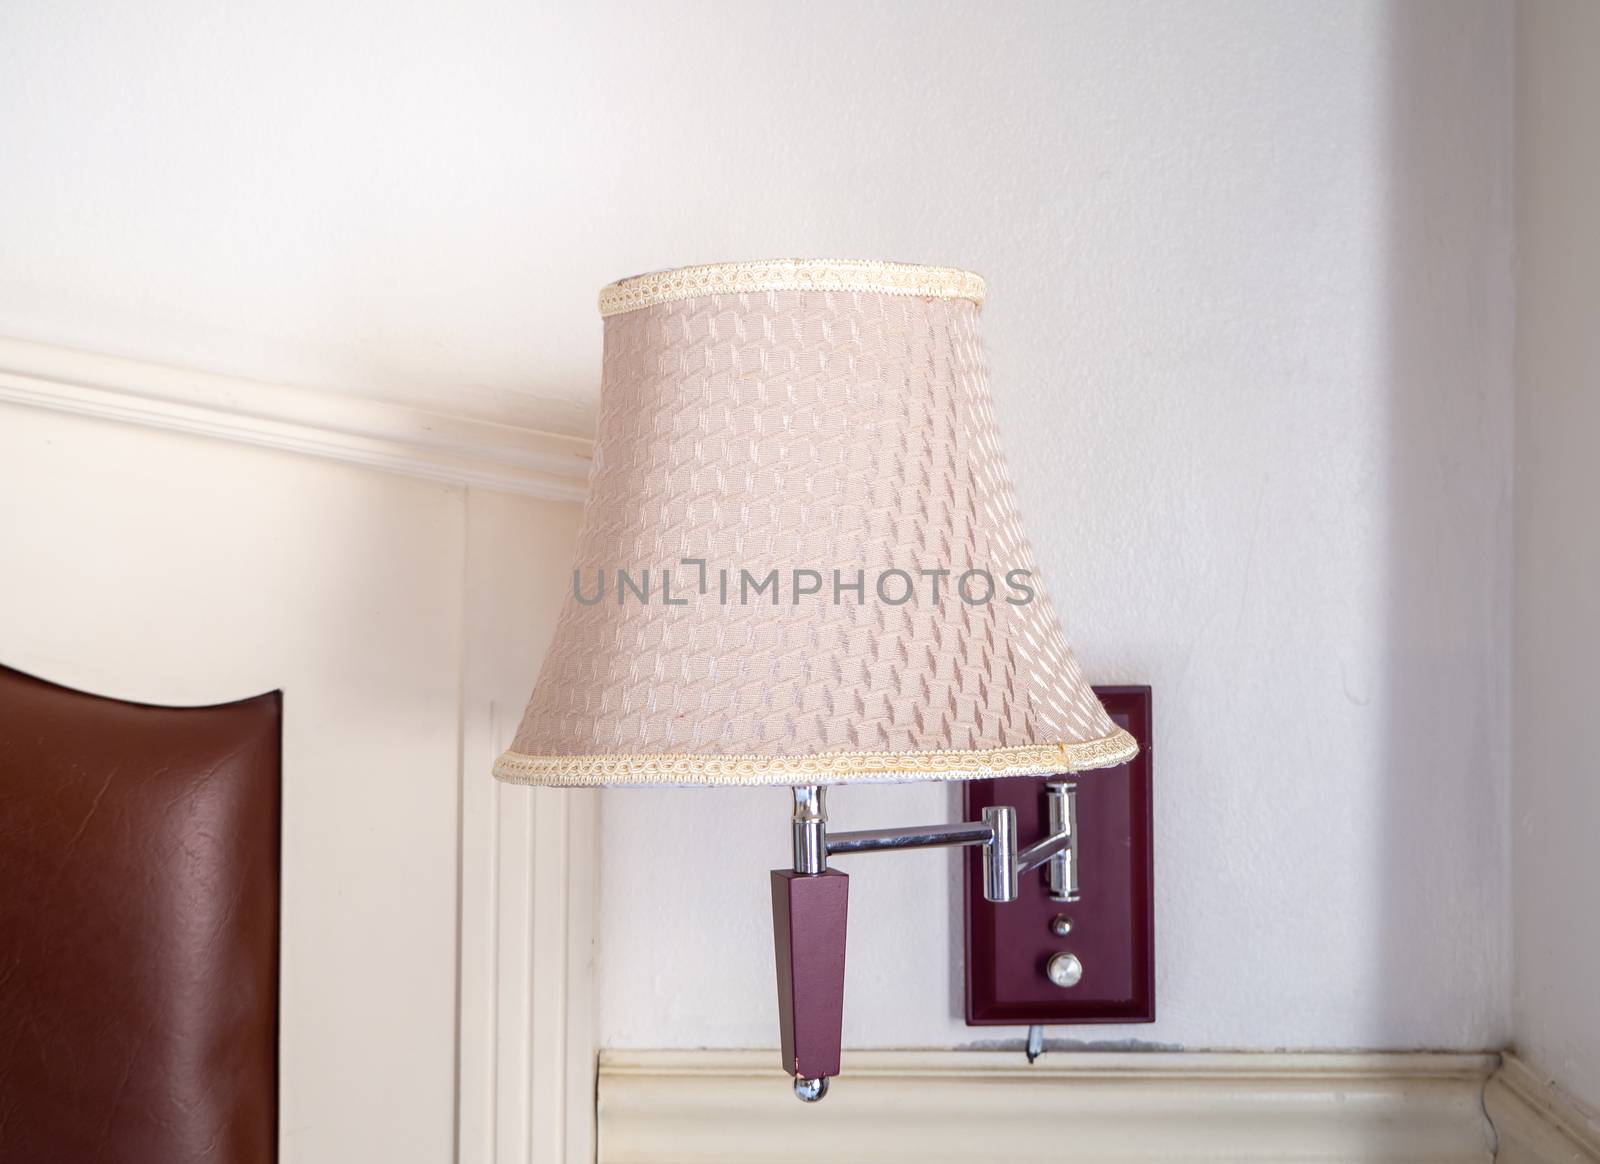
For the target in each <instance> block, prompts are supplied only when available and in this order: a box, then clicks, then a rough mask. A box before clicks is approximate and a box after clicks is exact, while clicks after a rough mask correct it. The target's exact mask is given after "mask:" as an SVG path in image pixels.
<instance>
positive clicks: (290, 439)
mask: <svg viewBox="0 0 1600 1164" xmlns="http://www.w3.org/2000/svg"><path fill="white" fill-rule="evenodd" d="M0 402H6V403H10V404H20V405H25V406H27V407H31V408H47V409H51V410H52V411H55V412H66V413H71V414H74V415H77V416H91V417H98V418H100V419H104V420H117V421H122V422H125V423H128V424H139V425H146V426H148V427H150V428H159V429H167V430H170V431H173V432H184V433H193V434H196V435H200V436H208V437H215V438H218V439H221V440H230V441H239V442H241V443H243V444H249V445H259V446H262V447H265V448H270V449H282V450H285V451H287V452H293V453H304V454H307V455H309V456H314V457H325V458H328V459H330V460H334V461H344V462H346V463H348V464H352V465H362V466H365V467H367V468H373V469H383V470H387V471H389V472H393V473H404V474H406V475H408V476H413V477H425V478H427V479H429V480H433V481H448V482H452V483H455V484H461V485H472V486H477V487H480V488H484V489H496V490H500V491H503V492H508V493H524V494H528V495H530V496H533V497H543V498H548V499H551V500H556V501H579V500H582V498H583V496H584V493H585V492H586V489H587V481H588V473H589V461H590V451H591V444H592V442H590V441H588V440H586V439H584V438H582V437H572V436H563V435H560V434H557V433H548V432H542V431H540V430H538V429H529V428H523V427H520V426H517V425H509V424H499V423H496V422H494V421H488V420H481V419H478V418H475V417H465V416H449V415H444V414H440V413H434V412H427V411H424V410H422V409H417V408H408V407H406V406H404V405H398V404H389V403H384V402H382V401H376V400H369V399H364V398H362V397H356V396H347V395H344V394H341V393H337V392H320V391H315V390H312V389H308V388H293V387H289V386H286V385H277V384H263V383H260V382H258V381H255V380H246V379H242V378H239V377H235V376H222V375H217V374H215V373H211V372H195V371H189V370H186V369H182V368H169V367H164V366H162V365H159V364H149V363H143V362H141V361H138V360H125V359H120V358H117V357H114V356H101V355H95V354H92V353H89V352H82V351H75V350H73V349H70V348H59V347H53V346H51V345H49V344H40V343H33V342H30V341H28V340H19V339H8V338H5V337H0Z"/></svg>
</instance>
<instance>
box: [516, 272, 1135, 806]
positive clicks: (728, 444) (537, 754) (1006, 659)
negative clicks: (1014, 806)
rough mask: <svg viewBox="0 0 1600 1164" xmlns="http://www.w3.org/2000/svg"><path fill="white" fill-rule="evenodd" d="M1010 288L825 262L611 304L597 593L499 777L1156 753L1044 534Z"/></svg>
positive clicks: (1092, 760)
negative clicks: (1008, 446) (1003, 380)
mask: <svg viewBox="0 0 1600 1164" xmlns="http://www.w3.org/2000/svg"><path fill="white" fill-rule="evenodd" d="M983 294H984V284H983V280H982V279H980V278H979V277H978V276H976V275H974V274H971V273H970V272H967V271H958V270H953V269H950V268H944V267H920V266H909V265H905V264H899V263H871V262H841V261H797V260H780V261H772V262H755V263H731V264H719V265H715V266H707V267H689V268H685V269H682V270H677V271H669V272H665V273H662V274H655V275H644V276H640V277H639V278H634V279H625V280H623V281H622V282H620V283H614V284H612V285H611V286H609V287H607V288H605V290H603V291H602V292H601V293H600V311H601V314H602V315H603V316H604V319H605V354H604V362H603V379H602V385H601V396H600V424H599V431H598V435H597V438H596V442H595V459H594V468H593V470H592V473H591V476H590V487H589V497H588V501H587V502H586V504H585V506H584V512H583V525H582V530H581V532H580V534H579V538H578V550H577V561H576V567H575V571H574V576H573V584H572V586H571V587H570V588H569V591H568V594H567V597H566V599H565V603H564V605H563V608H562V611H561V617H560V621H559V624H558V626H557V629H556V634H555V639H554V642H553V643H552V645H551V647H550V651H549V654H548V655H547V656H546V658H545V661H544V667H543V670H542V671H541V672H540V674H539V679H538V682H537V684H536V685H535V687H534V690H533V697H532V699H531V700H530V701H529V703H528V709H527V713H526V715H525V716H524V718H523V720H522V725H521V727H520V729H519V730H518V732H517V735H516V738H515V740H514V742H513V743H512V746H511V749H510V750H509V751H507V752H506V753H505V754H504V755H502V756H501V757H500V759H499V760H498V762H497V763H496V764H495V769H494V772H495V775H496V776H497V777H499V778H500V779H502V780H507V781H512V782H514V783H521V784H557V785H595V784H780V785H781V784H829V783H844V782H852V781H892V780H918V779H937V780H958V779H970V778H988V777H995V776H1020V775H1037V774H1041V773H1052V772H1065V771H1075V770H1079V769H1084V768H1096V767H1102V766H1105V765H1110V764H1117V763H1121V762H1123V761H1124V760H1127V759H1128V758H1130V757H1131V756H1132V755H1133V754H1134V753H1135V752H1136V750H1137V748H1136V745H1135V744H1134V742H1133V739H1132V737H1130V736H1129V735H1128V733H1126V732H1124V731H1122V730H1121V729H1119V728H1118V727H1117V726H1116V725H1115V724H1114V723H1112V721H1111V720H1110V719H1109V718H1108V717H1107V715H1106V713H1105V710H1104V709H1103V708H1102V707H1101V706H1100V702H1099V700H1097V699H1096V698H1095V696H1094V693H1093V691H1092V690H1091V689H1090V688H1089V686H1088V684H1087V683H1086V682H1085V681H1084V678H1083V675H1082V673H1081V672H1080V671H1079V669H1078V665H1077V663H1076V662H1075V661H1074V660H1073V657H1072V653H1071V651H1070V650H1069V649H1068V647H1067V644H1066V640H1065V639H1064V638H1063V636H1062V633H1061V628H1060V625H1059V623H1058V621H1057V619H1056V615H1055V613H1054V611H1053V610H1052V609H1051V607H1050V603H1049V601H1048V600H1047V599H1046V597H1045V591H1044V587H1043V585H1042V581H1041V579H1040V578H1039V576H1038V571H1037V569H1036V568H1035V566H1034V561H1033V552H1032V550H1031V549H1030V547H1029V545H1028V542H1027V539H1026V538H1025V537H1024V536H1023V533H1022V525H1021V522H1020V521H1019V520H1018V516H1017V507H1016V501H1015V498H1014V495H1013V491H1012V487H1011V481H1010V478H1009V476H1008V475H1007V472H1006V466H1005V461H1004V458H1003V457H1002V456H1001V452H1000V443H999V438H998V434H997V432H996V429H995V422H994V416H993V412H992V410H991V406H990V399H989V386H988V376H987V372H986V368H985V361H984V352H983V344H982V341H981V340H980V338H979V334H978V313H979V308H980V307H981V305H982V301H983Z"/></svg>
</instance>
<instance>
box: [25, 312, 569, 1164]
mask: <svg viewBox="0 0 1600 1164" xmlns="http://www.w3.org/2000/svg"><path fill="white" fill-rule="evenodd" d="M441 434H444V435H441ZM215 438H222V439H215ZM524 440H526V442H527V448H528V449H531V450H535V452H537V450H539V449H541V448H543V449H545V450H546V451H547V452H548V451H549V449H550V448H551V447H556V448H557V449H558V450H559V449H566V450H567V452H558V455H556V460H555V461H548V460H544V459H541V458H542V457H543V456H544V454H543V453H539V454H538V455H536V456H533V457H532V459H529V458H528V457H525V456H524V455H523V451H522V446H523V442H524ZM563 441H564V438H563V439H562V440H558V441H557V442H556V443H555V445H554V446H552V445H551V444H550V442H546V441H545V440H544V437H543V434H539V433H535V432H523V431H520V430H513V429H509V428H505V427H504V426H496V425H488V426H484V425H482V424H481V423H480V422H477V421H469V420H460V421H458V420H453V419H451V418H447V417H434V416H430V415H429V414H426V413H414V412H412V411H410V410H406V409H396V408H392V407H390V406H387V405H372V404H370V402H362V401H352V400H348V399H344V398H340V397H337V396H333V395H324V394H303V393H298V392H296V391H295V390H292V389H279V388H274V387H270V386H263V385H250V384H248V383H245V382H240V381H233V380H228V379H226V378H220V377H209V376H203V375H199V374H193V373H185V372H177V371H173V370H170V369H156V368H151V367H149V366H146V365H139V364H134V363H132V362H129V361H120V360H107V359H104V358H102V357H98V356H92V355H85V354H81V353H71V352H62V351H60V350H58V349H50V348H44V347H42V346H40V345H32V344H20V343H16V342H12V341H0V498H3V499H4V501H3V503H0V513H3V515H4V527H3V528H4V534H3V538H0V560H3V569H0V662H3V663H5V664H7V665H9V666H12V667H16V668H19V669H21V670H23V671H26V672H28V673H31V674H34V675H38V676H40V677H41V678H44V679H48V680H51V681H54V682H58V683H64V684H68V685H70V686H74V687H78V688H80V689H82V690H86V691H93V692H97V693H100V694H103V695H109V696H113V697H119V698H125V699H134V700H141V701H148V702H154V703H166V704H180V705H181V704H206V703H215V702H221V701H225V700H230V699H236V698H239V697H241V696H246V695H252V694H256V693H259V692H262V691H269V690H274V689H281V690H282V691H283V693H284V815H283V879H284V885H283V947H282V948H283V955H282V957H283V968H282V975H283V977H282V994H281V1037H280V1095H281V1107H280V1120H281V1123H280V1156H281V1159H282V1160H283V1161H284V1162H285V1164H346V1162H349V1161H369V1160H370V1161H379V1160H381V1161H384V1164H440V1162H441V1161H450V1160H458V1161H461V1162H462V1164H531V1162H537V1164H575V1162H579V1161H586V1160H589V1159H592V1150H593V1149H592V1145H593V1111H594V1104H593V1094H594V1092H593V1088H594V1063H595V1058H594V1023H593V999H592V997H591V994H590V990H589V982H590V979H591V973H590V961H591V959H592V956H593V954H592V950H593V937H592V931H591V928H590V923H591V919H592V914H593V899H594V890H593V874H594V869H595V865H596V857H595V853H596V841H597V838H596V836H595V833H594V825H595V802H594V799H593V796H592V794H580V795H577V796H572V795H566V796H563V795H561V794H558V793H542V792H534V791H531V790H528V789H522V788H503V787H501V786H499V785H497V784H496V783H495V782H494V781H493V780H492V779H491V777H490V775H489V771H490V764H491V761H492V758H493V755H494V752H495V751H496V749H497V748H498V747H499V746H500V745H501V744H503V743H504V742H505V741H506V740H507V739H508V738H509V733H510V732H511V731H512V730H513V727H514V724H515V721H516V717H517V715H518V714H519V712H520V711H521V706H522V701H523V700H524V699H525V698H526V696H527V692H528V690H529V688H530V687H531V685H532V681H533V677H534V674H535V671H536V670H537V666H538V660H539V658H540V656H541V655H542V654H543V651H544V648H545V644H546V642H547V641H548V638H549V635H550V633H551V631H552V629H553V626H554V622H555V615H556V611H557V610H558V609H559V604H560V597H561V594H562V592H563V590H564V588H565V586H566V585H568V580H569V579H570V574H569V572H568V562H569V560H570V553H571V548H572V545H573V543H574V540H575V536H576V529H577V521H578V507H577V506H576V505H573V504H570V503H561V502H558V501H554V500H540V499H538V498H539V497H541V496H543V497H551V498H567V497H570V496H573V495H575V494H577V493H580V492H581V489H582V485H581V474H582V473H583V472H584V471H586V461H585V460H584V459H583V457H582V456H580V455H578V452H576V451H573V450H574V448H575V447H576V446H568V445H567V444H565V443H563ZM582 444H583V442H576V445H577V446H581V445H582ZM568 453H571V456H568ZM379 470H381V471H379ZM483 484H489V485H491V486H493V487H494V489H493V491H491V490H486V489H483V488H479V487H478V486H481V485H483Z"/></svg>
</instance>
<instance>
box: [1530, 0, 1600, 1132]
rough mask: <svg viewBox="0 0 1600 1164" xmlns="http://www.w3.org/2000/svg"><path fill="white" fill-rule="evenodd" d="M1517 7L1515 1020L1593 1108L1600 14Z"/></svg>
mask: <svg viewBox="0 0 1600 1164" xmlns="http://www.w3.org/2000/svg"><path fill="white" fill-rule="evenodd" d="M1518 13H1519V15H1518V18H1517V99H1516V105H1517V114H1516V116H1517V131H1516V132H1517V199H1516V200H1517V255H1518V259H1517V344H1516V347H1517V360H1516V381H1517V413H1516V428H1517V450H1516V455H1517V488H1516V497H1517V505H1516V528H1517V544H1516V562H1517V575H1516V630H1517V637H1516V686H1515V697H1514V703H1515V709H1516V732H1515V735H1516V769H1515V775H1514V778H1513V813H1514V820H1515V829H1514V832H1513V835H1512V870H1513V876H1512V887H1513V889H1512V892H1513V898H1512V904H1513V911H1512V916H1513V918H1514V927H1513V932H1514V935H1515V937H1514V943H1515V975H1514V980H1515V995H1514V1001H1513V1005H1512V1015H1513V1023H1512V1027H1513V1035H1514V1037H1515V1040H1516V1044H1517V1050H1518V1052H1519V1053H1520V1054H1521V1055H1522V1056H1523V1057H1524V1058H1525V1059H1527V1060H1528V1061H1529V1062H1530V1063H1531V1064H1532V1065H1533V1066H1534V1068H1535V1069H1536V1070H1539V1071H1542V1072H1544V1073H1547V1074H1548V1075H1550V1076H1553V1077H1554V1078H1555V1080H1556V1082H1557V1083H1558V1084H1560V1085H1561V1086H1562V1087H1564V1088H1566V1089H1567V1090H1568V1091H1570V1092H1571V1093H1572V1094H1573V1095H1576V1096H1577V1097H1578V1098H1580V1099H1583V1100H1586V1101H1587V1102H1589V1103H1590V1104H1593V1105H1596V1106H1600V913H1597V908H1596V904H1595V894H1596V890H1597V889H1600V871H1597V870H1600V866H1597V864H1596V857H1595V830H1596V827H1597V825H1600V724H1597V722H1596V717H1595V709H1594V694H1595V673H1594V666H1595V663H1594V660H1595V656H1596V653H1597V652H1600V587H1597V585H1596V579H1597V578H1600V526H1597V525H1596V522H1595V502H1596V499H1597V498H1600V461H1597V459H1596V456H1595V441H1596V438H1597V436H1600V328H1597V326H1596V324H1597V319H1596V309H1597V306H1600V138H1597V137H1596V136H1595V126H1594V112H1595V110H1596V109H1600V76H1597V75H1596V73H1595V70H1594V58H1595V53H1596V52H1597V51H1600V7H1596V6H1594V5H1589V4H1575V3H1551V2H1540V3H1524V4H1522V5H1520V6H1519V9H1518Z"/></svg>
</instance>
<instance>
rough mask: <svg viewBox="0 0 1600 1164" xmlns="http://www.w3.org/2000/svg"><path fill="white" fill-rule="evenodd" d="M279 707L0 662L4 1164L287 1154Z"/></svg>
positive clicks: (0, 1135) (211, 1161)
mask: <svg viewBox="0 0 1600 1164" xmlns="http://www.w3.org/2000/svg"><path fill="white" fill-rule="evenodd" d="M281 718H282V717H281V699H280V697H279V695H278V694H277V693H273V694H270V695H262V696H257V697H256V698H254V699H247V700H243V701H242V702H239V703H229V704H224V705H221V706H218V707H202V708H171V707H150V706H146V705H143V704H134V703H123V702H121V701H118V700H113V699H101V698H98V697H96V696H92V695H85V694H83V693H81V692H77V691H72V690H69V689H67V688H64V687H57V686H55V685H53V684H49V683H44V682H41V681H40V680H38V679H33V678H30V677H29V676H27V675H23V674H20V673H19V672H16V671H12V670H9V669H6V668H3V667H0V1160H4V1161H19V1162H20V1161H30V1162H38V1164H47V1162H48V1164H55V1162H57V1161H60V1162H71V1164H80V1162H82V1164H88V1162H90V1161H106V1162H112V1161H114V1162H117V1164H124V1162H125V1164H135V1162H138V1164H144V1162H146V1161H149V1162H152V1164H153V1162H156V1161H159V1162H161V1164H186V1162H189V1161H206V1162H207V1164H258V1162H261V1164H265V1162H268V1161H271V1160H273V1159H274V1158H275V1154H276V1144H277V1110H278V1088H277V1057H278V1055H277V1044H278V1019H277V1010H278V873H279V865H278V851H279V787H280V778H279V771H280V743H279V741H280V736H281V731H280V722H281Z"/></svg>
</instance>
